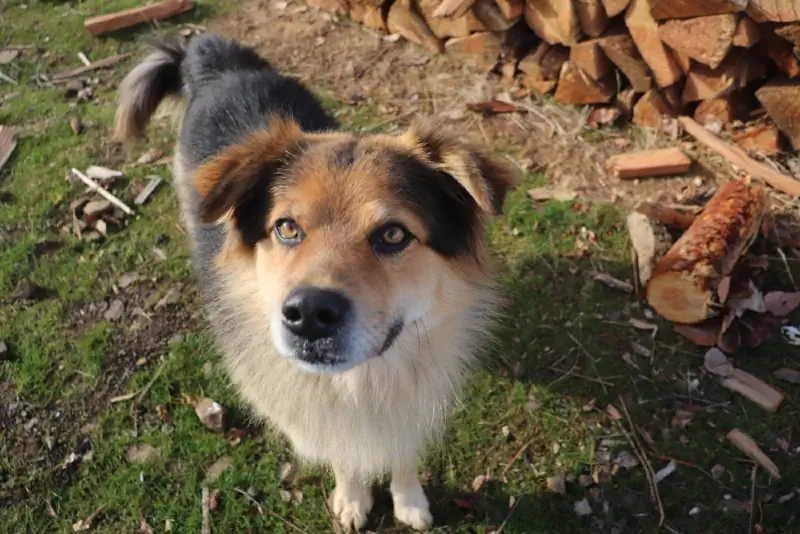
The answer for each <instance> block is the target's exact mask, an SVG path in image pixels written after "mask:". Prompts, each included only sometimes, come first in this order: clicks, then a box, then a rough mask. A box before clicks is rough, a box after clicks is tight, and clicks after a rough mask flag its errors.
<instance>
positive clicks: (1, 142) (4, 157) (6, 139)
mask: <svg viewBox="0 0 800 534" xmlns="http://www.w3.org/2000/svg"><path fill="white" fill-rule="evenodd" d="M15 148H17V140H16V139H14V132H13V131H12V130H11V127H9V126H2V125H0V170H2V168H3V166H4V165H5V164H6V163H8V160H9V159H10V158H11V154H12V153H13V152H14V149H15Z"/></svg>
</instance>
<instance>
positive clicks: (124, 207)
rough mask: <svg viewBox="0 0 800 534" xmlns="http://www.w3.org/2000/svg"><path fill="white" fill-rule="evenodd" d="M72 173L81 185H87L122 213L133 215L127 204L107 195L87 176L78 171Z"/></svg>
mask: <svg viewBox="0 0 800 534" xmlns="http://www.w3.org/2000/svg"><path fill="white" fill-rule="evenodd" d="M72 172H74V173H75V176H77V177H78V178H80V179H81V181H82V182H83V183H85V184H86V185H88V186H89V188H90V189H93V190H94V191H96V192H97V193H100V196H102V197H103V198H105V199H106V200H108V201H109V202H111V203H112V204H114V205H115V206H118V207H119V209H121V210H122V211H124V212H125V213H127V214H128V215H133V210H132V209H131V208H129V207H128V205H127V204H125V203H124V202H123V201H121V200H120V199H118V198H117V197H115V196H114V195H112V194H111V193H109V192H108V191H106V190H105V189H103V188H102V187H100V186H99V185H97V183H96V182H95V181H94V180H92V179H91V178H89V177H88V176H86V175H85V174H83V173H82V172H81V171H79V170H78V169H75V168H73V169H72Z"/></svg>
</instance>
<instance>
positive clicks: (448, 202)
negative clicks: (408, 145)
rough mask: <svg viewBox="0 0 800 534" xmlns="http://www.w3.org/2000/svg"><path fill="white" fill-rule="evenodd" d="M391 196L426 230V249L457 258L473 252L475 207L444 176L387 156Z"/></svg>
mask: <svg viewBox="0 0 800 534" xmlns="http://www.w3.org/2000/svg"><path fill="white" fill-rule="evenodd" d="M391 160H392V163H391V165H392V172H391V175H390V176H391V178H390V179H391V180H392V181H391V184H390V186H391V187H392V188H393V193H394V194H395V195H396V196H397V197H398V198H399V199H401V200H402V201H403V202H404V203H405V204H406V205H407V206H408V208H409V209H410V210H411V211H412V212H413V213H414V214H415V215H417V217H419V218H420V220H422V222H423V224H424V225H425V227H426V228H427V229H428V232H429V237H428V242H427V243H425V244H426V245H427V246H429V247H430V248H432V249H433V250H435V251H436V252H438V253H439V254H441V255H442V256H448V257H453V256H459V255H462V254H466V253H470V252H473V251H474V250H475V231H476V228H477V225H478V224H479V222H480V218H479V215H478V212H479V208H478V205H477V204H476V203H475V201H474V200H473V198H472V197H471V196H470V195H469V193H467V191H466V190H465V189H464V188H463V187H462V186H461V185H460V184H459V183H458V182H457V181H456V180H455V178H453V177H452V176H450V175H449V174H447V173H444V172H441V171H437V170H436V169H432V168H431V167H429V166H427V165H425V164H424V163H423V162H421V161H420V160H418V159H417V158H415V157H413V156H411V155H408V154H402V153H399V152H394V153H392V155H391Z"/></svg>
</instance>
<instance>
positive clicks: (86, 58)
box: [78, 52, 92, 67]
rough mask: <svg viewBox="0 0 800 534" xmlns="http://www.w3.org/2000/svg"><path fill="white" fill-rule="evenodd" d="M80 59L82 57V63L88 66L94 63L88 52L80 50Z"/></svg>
mask: <svg viewBox="0 0 800 534" xmlns="http://www.w3.org/2000/svg"><path fill="white" fill-rule="evenodd" d="M78 59H80V60H81V63H83V64H84V65H86V66H87V67H90V66H91V65H92V62H91V61H89V58H88V57H86V54H84V53H83V52H78Z"/></svg>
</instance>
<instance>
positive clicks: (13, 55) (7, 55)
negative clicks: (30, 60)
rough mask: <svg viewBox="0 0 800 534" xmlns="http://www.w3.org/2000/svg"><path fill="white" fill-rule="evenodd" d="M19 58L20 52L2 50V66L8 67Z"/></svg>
mask: <svg viewBox="0 0 800 534" xmlns="http://www.w3.org/2000/svg"><path fill="white" fill-rule="evenodd" d="M17 56H19V50H16V49H14V48H6V49H5V50H0V65H6V64H8V63H11V62H12V61H14V60H15V59H17Z"/></svg>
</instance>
